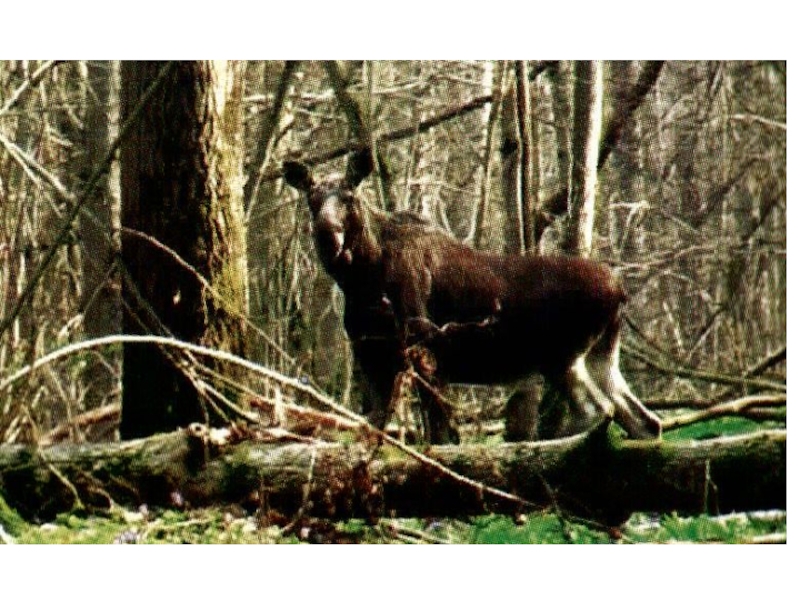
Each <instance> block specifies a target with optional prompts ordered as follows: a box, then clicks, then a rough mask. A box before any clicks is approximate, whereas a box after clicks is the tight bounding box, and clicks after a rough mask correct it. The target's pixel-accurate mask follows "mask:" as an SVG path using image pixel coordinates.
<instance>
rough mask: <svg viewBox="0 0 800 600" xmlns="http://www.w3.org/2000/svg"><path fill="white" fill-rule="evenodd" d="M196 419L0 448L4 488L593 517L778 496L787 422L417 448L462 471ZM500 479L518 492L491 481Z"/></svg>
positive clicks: (57, 496) (364, 511)
mask: <svg viewBox="0 0 800 600" xmlns="http://www.w3.org/2000/svg"><path fill="white" fill-rule="evenodd" d="M222 432H223V430H208V429H206V428H204V427H202V426H197V425H195V426H192V427H190V428H188V429H187V430H181V431H178V432H173V433H169V434H161V435H157V436H153V437H152V438H148V439H144V440H137V441H134V442H126V443H121V444H109V445H81V446H70V445H63V446H54V447H50V448H43V449H39V450H37V449H35V448H31V447H27V446H25V447H23V446H5V447H3V448H0V494H2V495H3V496H4V497H5V498H6V499H7V500H8V502H9V503H10V504H12V505H13V508H15V509H16V510H18V511H19V512H20V514H22V515H24V516H25V517H27V518H33V517H36V518H49V517H51V516H52V515H53V514H55V513H57V512H59V511H63V510H69V509H72V508H74V507H75V505H76V504H77V505H79V506H83V507H94V506H97V507H107V506H108V504H109V502H110V500H112V499H113V501H115V502H121V503H127V504H135V505H138V504H141V503H146V504H148V505H160V506H165V505H166V506H169V505H171V504H173V503H174V502H175V499H176V498H181V499H183V500H185V501H186V502H187V503H188V504H189V505H190V506H203V505H209V504H215V503H221V502H235V503H242V504H244V505H250V506H254V505H255V506H261V507H264V506H267V507H269V508H270V509H271V510H276V511H279V512H283V513H284V514H287V515H290V516H291V515H293V514H295V513H297V511H299V510H300V509H301V508H302V509H303V510H304V511H305V513H306V514H311V515H317V516H321V517H326V518H331V519H346V518H353V517H359V518H376V517H380V516H384V515H389V514H391V515H394V516H403V517H408V516H465V515H475V514H484V513H487V512H495V513H509V514H515V513H518V512H524V511H530V510H533V509H534V508H536V507H542V506H557V507H558V508H559V509H561V510H567V511H570V512H573V513H575V514H577V515H580V516H583V517H587V518H591V519H596V520H598V521H602V522H608V523H619V522H622V521H624V520H625V519H627V517H628V516H629V515H630V513H632V512H638V511H644V512H672V511H678V512H682V513H690V514H699V513H717V512H720V513H724V512H730V511H745V510H760V509H769V508H785V507H786V432H785V431H763V432H760V433H755V434H750V435H744V436H734V437H726V438H718V439H713V440H705V441H692V442H664V441H658V442H620V441H614V440H613V439H612V438H610V437H609V435H608V434H607V433H606V431H605V429H604V428H600V429H597V430H595V431H592V432H589V433H586V434H581V435H578V436H574V437H571V438H565V439H562V440H558V441H554V442H527V443H519V444H500V445H498V446H492V447H487V446H485V445H464V446H440V447H432V448H429V449H428V450H427V451H426V456H427V457H428V458H430V459H433V460H435V461H438V462H439V463H441V465H443V466H444V467H445V469H451V470H453V471H457V472H458V473H459V474H460V475H461V476H464V477H468V478H470V479H472V480H474V481H476V482H479V483H478V484H477V485H469V484H467V483H465V482H463V481H458V480H457V479H456V478H455V477H453V476H450V475H448V474H447V472H446V471H445V470H444V469H440V468H438V467H436V466H434V465H432V464H430V463H424V462H422V461H420V460H418V459H416V458H414V457H412V456H409V455H407V454H404V453H401V452H399V451H398V449H397V448H392V447H388V446H382V447H378V448H375V447H374V446H368V445H365V444H363V443H352V444H347V445H341V444H330V443H320V442H316V443H310V444H305V443H290V444H274V443H273V444H268V443H256V442H252V441H242V442H235V441H233V439H232V436H231V433H230V432H227V435H228V438H227V439H226V438H225V436H224V435H222ZM484 486H491V488H499V489H502V490H508V491H509V492H511V493H513V494H516V495H518V496H519V497H520V498H523V499H524V502H520V501H519V500H515V499H512V498H510V497H508V495H505V496H503V495H500V494H495V493H493V492H492V489H490V488H489V487H484Z"/></svg>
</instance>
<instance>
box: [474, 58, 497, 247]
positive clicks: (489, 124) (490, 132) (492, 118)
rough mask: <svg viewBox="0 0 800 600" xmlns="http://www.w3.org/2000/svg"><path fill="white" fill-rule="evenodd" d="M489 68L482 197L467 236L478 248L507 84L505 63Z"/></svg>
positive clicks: (480, 242) (481, 238) (487, 202)
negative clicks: (496, 133) (490, 97)
mask: <svg viewBox="0 0 800 600" xmlns="http://www.w3.org/2000/svg"><path fill="white" fill-rule="evenodd" d="M487 69H490V73H489V74H490V75H491V82H487V83H490V85H491V93H492V98H493V100H492V102H491V103H490V105H489V112H488V115H487V116H486V135H485V142H484V149H483V161H482V164H481V191H480V197H479V198H478V202H477V203H476V204H475V212H474V213H473V215H472V223H471V226H470V232H469V235H468V236H467V241H468V242H471V243H472V245H473V247H475V248H478V249H480V248H482V247H483V229H484V221H485V219H486V207H487V206H488V205H489V191H490V190H491V182H492V157H493V155H494V147H495V145H494V131H495V127H496V125H497V120H498V117H499V115H500V105H501V102H502V98H503V86H504V84H505V82H504V79H505V73H506V67H505V64H504V63H503V64H502V65H501V66H499V68H498V64H497V63H495V62H494V61H491V62H489V66H487ZM487 78H488V77H487Z"/></svg>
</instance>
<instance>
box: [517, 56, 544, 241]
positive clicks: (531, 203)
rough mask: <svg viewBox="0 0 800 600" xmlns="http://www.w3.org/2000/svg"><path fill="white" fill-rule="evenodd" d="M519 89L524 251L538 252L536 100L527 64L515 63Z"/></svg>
mask: <svg viewBox="0 0 800 600" xmlns="http://www.w3.org/2000/svg"><path fill="white" fill-rule="evenodd" d="M514 71H515V74H516V86H517V125H518V126H519V141H520V153H519V172H520V175H519V187H520V212H521V213H522V246H523V252H532V253H535V252H536V245H535V241H534V231H535V228H536V217H537V215H536V213H537V211H538V199H539V153H538V139H537V138H538V136H537V135H536V123H535V122H534V98H533V97H532V95H531V89H530V84H529V80H528V64H527V61H524V60H518V61H515V62H514Z"/></svg>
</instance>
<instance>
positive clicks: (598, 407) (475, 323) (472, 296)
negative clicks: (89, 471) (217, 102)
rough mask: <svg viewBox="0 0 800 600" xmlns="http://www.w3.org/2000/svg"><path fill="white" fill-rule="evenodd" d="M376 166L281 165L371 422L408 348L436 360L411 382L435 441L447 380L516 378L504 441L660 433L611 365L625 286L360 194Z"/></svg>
mask: <svg viewBox="0 0 800 600" xmlns="http://www.w3.org/2000/svg"><path fill="white" fill-rule="evenodd" d="M371 171H372V160H371V156H370V154H369V153H368V152H358V153H355V154H353V155H351V157H350V158H349V161H348V165H347V170H346V172H345V174H344V175H338V176H333V177H329V178H327V179H324V180H321V181H316V180H315V178H314V177H313V175H312V174H311V172H310V170H309V169H308V168H307V167H306V166H305V165H303V164H301V163H298V162H293V161H289V162H287V163H285V164H284V171H283V172H284V178H285V179H286V182H287V183H288V184H289V185H291V186H292V187H294V188H296V189H298V190H299V191H301V192H302V193H304V194H305V195H306V198H307V201H308V206H309V209H310V211H311V217H312V223H313V232H314V241H315V245H316V248H317V251H318V254H319V257H320V260H321V261H322V264H323V265H324V267H325V269H326V270H327V271H328V273H330V275H331V276H332V277H333V278H334V280H335V281H336V283H337V284H338V285H339V287H340V288H341V290H342V292H343V293H344V299H345V316H344V325H345V329H346V331H347V334H348V336H349V338H350V341H351V344H352V347H353V353H354V356H355V358H356V360H358V361H359V363H360V365H361V368H362V371H363V373H364V376H365V379H366V381H367V385H368V388H369V389H368V390H366V391H367V394H366V397H367V400H366V402H365V408H366V411H367V414H368V418H369V420H370V422H371V423H372V424H373V425H375V426H377V427H380V428H383V427H384V426H385V425H386V422H387V420H388V418H389V417H390V416H391V415H390V414H389V407H390V401H391V398H392V392H393V389H394V384H395V379H396V377H397V375H398V374H399V373H401V372H402V371H403V370H405V369H406V365H407V360H408V358H409V350H410V349H413V348H418V347H423V348H424V349H425V351H426V352H427V353H429V355H430V356H431V357H432V358H433V364H434V365H435V367H434V368H433V369H430V370H429V371H428V372H425V373H423V375H424V376H425V377H426V378H427V381H426V383H425V385H417V386H416V387H417V392H418V394H419V396H420V402H421V408H422V414H423V419H424V425H425V431H426V435H427V436H428V438H429V440H430V441H431V442H432V443H457V442H458V433H457V430H456V428H455V427H454V425H453V424H452V422H451V415H450V411H449V409H448V407H447V405H446V404H445V403H443V402H441V401H440V398H441V397H440V395H439V394H438V393H437V390H438V389H439V387H440V386H441V385H444V384H447V383H466V384H502V385H514V386H516V391H515V392H514V393H513V395H512V396H511V399H510V400H509V402H508V405H507V409H506V439H508V440H522V439H535V438H537V437H551V436H558V435H566V434H570V433H574V432H577V431H580V430H582V429H586V428H588V427H589V426H591V425H592V424H593V423H594V422H595V421H597V420H598V419H601V418H608V417H612V416H613V417H614V418H615V420H616V421H617V422H618V423H619V424H620V425H621V426H622V427H623V428H624V429H625V431H626V432H627V433H628V434H629V435H630V436H631V437H634V438H650V437H658V436H659V435H660V433H661V424H660V421H659V418H658V417H657V416H656V415H655V414H653V413H652V412H651V411H649V410H648V409H647V408H646V407H645V406H644V405H643V404H642V403H641V402H640V401H639V400H638V399H637V398H636V396H635V395H634V394H633V392H631V390H630V388H629V387H628V385H627V383H626V382H625V379H624V378H623V376H622V373H621V372H620V370H619V345H620V325H621V314H620V311H621V308H622V305H623V304H624V302H625V293H624V291H623V289H622V287H621V286H620V284H619V283H618V281H617V280H616V279H615V278H614V276H613V274H612V273H611V271H610V270H609V269H608V268H607V267H606V266H605V265H603V264H601V263H597V262H594V261H590V260H585V259H580V258H572V257H540V256H503V255H497V254H490V253H485V252H478V251H476V250H474V249H472V248H470V247H468V246H466V245H464V244H462V243H460V242H458V241H457V240H455V239H453V238H452V237H450V236H449V235H447V234H446V233H445V232H443V231H442V230H440V229H439V228H437V227H435V226H434V225H432V224H431V223H430V222H428V221H426V220H424V219H422V218H420V217H418V216H416V215H413V214H411V213H406V212H400V213H394V214H384V213H381V212H379V211H377V210H374V209H371V208H370V207H369V206H367V205H366V204H365V203H363V202H361V201H360V200H359V198H358V197H357V196H356V194H355V190H356V188H357V187H358V185H359V183H360V182H361V181H362V180H363V179H364V178H365V177H366V176H367V175H369V174H370V172H371ZM423 371H424V370H423ZM537 374H540V375H542V376H544V378H545V379H546V380H547V381H548V382H549V384H550V388H551V391H552V392H553V395H551V396H550V397H551V398H557V399H559V400H558V402H561V403H562V405H561V406H559V407H557V408H558V410H551V411H549V412H548V415H550V417H548V418H546V415H545V414H544V411H543V410H542V415H541V419H540V417H539V412H540V407H539V394H538V392H537V391H536V389H535V383H534V381H535V376H536V375H537Z"/></svg>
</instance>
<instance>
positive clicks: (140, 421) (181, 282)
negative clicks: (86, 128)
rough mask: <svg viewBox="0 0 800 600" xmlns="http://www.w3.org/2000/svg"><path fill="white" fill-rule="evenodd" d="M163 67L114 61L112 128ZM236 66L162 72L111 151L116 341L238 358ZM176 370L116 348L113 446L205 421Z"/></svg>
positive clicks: (240, 271)
mask: <svg viewBox="0 0 800 600" xmlns="http://www.w3.org/2000/svg"><path fill="white" fill-rule="evenodd" d="M163 67H164V65H163V63H159V62H132V61H131V62H129V61H126V62H123V64H122V77H121V79H122V92H121V108H122V118H123V120H124V119H126V118H127V117H128V113H129V111H130V110H131V108H132V106H133V105H134V104H135V103H136V101H137V99H138V98H139V97H140V96H141V95H142V94H143V93H144V91H145V90H146V89H148V87H149V85H150V82H151V81H153V80H154V79H155V78H156V76H157V74H158V73H159V72H160V71H161V69H162V68H163ZM239 68H240V67H239V66H237V65H236V64H229V63H225V62H221V63H213V62H207V61H198V62H178V63H175V64H173V65H171V67H170V71H169V74H168V75H167V79H166V81H165V83H164V85H163V86H161V87H160V88H159V90H158V91H157V92H156V93H155V96H154V98H153V101H152V102H151V103H150V104H149V105H148V106H147V107H145V109H144V111H143V113H142V115H141V118H140V119H139V120H138V122H137V123H136V124H135V125H134V127H133V128H132V130H131V132H130V135H129V136H128V137H127V138H126V139H125V140H124V142H123V144H122V149H121V157H120V165H121V178H122V225H123V228H124V230H123V244H122V260H123V263H124V266H125V269H126V271H127V273H126V275H125V276H123V302H124V304H125V306H126V310H125V312H124V316H123V331H124V332H125V333H147V332H156V333H160V334H167V335H172V336H175V337H177V338H178V339H182V340H186V341H191V342H195V343H199V344H205V345H208V346H212V347H216V348H219V349H225V350H228V351H230V352H233V353H235V354H239V355H241V354H243V353H244V332H243V329H242V319H241V317H242V316H244V315H246V313H247V311H246V306H247V294H246V268H245V254H244V232H243V212H242V198H241V185H240V184H241V162H242V157H241V147H242V144H241V139H240V137H241V119H240V110H239V108H240V106H239V101H240V99H241V78H240V77H239V76H238V75H239V73H238V70H239ZM159 244H160V245H162V246H163V247H159ZM164 247H166V250H165V248H164ZM171 252H174V253H175V254H176V255H177V257H179V258H180V259H181V260H182V261H185V263H188V264H189V265H190V266H191V268H192V269H194V271H195V272H191V271H190V270H189V269H187V268H185V267H184V266H182V265H181V264H179V262H178V261H176V258H175V257H174V256H172V255H171V254H170V253H171ZM198 275H199V277H198ZM210 290H214V293H213V294H212V293H211V291H210ZM181 360H182V358H181V357H179V356H174V355H166V354H164V353H163V352H162V351H161V350H159V349H155V348H150V347H147V346H130V345H126V346H125V348H124V351H123V362H124V366H123V407H122V421H121V424H120V434H121V436H122V437H123V438H124V439H130V438H135V437H143V436H146V435H150V434H152V433H155V432H159V431H170V430H172V429H174V428H175V427H179V426H184V425H187V424H188V423H190V422H194V421H201V422H205V421H207V420H208V413H207V412H206V410H205V407H204V406H201V403H200V398H199V397H198V392H197V389H196V387H195V384H194V382H193V381H192V380H191V379H190V378H189V377H188V376H187V374H186V372H184V370H182V369H181V368H179V367H178V362H180V361H181ZM216 368H217V369H219V368H221V367H220V366H219V365H217V366H216ZM223 372H224V369H223Z"/></svg>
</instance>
